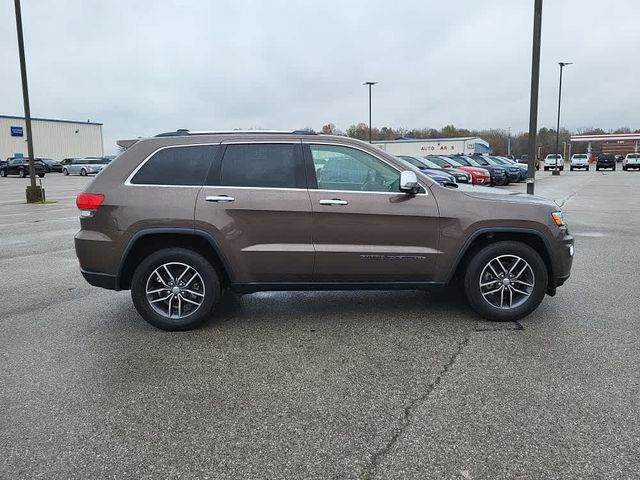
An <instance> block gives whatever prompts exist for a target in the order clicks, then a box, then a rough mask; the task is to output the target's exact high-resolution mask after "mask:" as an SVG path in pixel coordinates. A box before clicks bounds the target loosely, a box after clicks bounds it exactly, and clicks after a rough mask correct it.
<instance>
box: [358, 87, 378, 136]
mask: <svg viewBox="0 0 640 480" xmlns="http://www.w3.org/2000/svg"><path fill="white" fill-rule="evenodd" d="M376 83H378V82H364V83H363V84H362V85H368V86H369V143H371V87H373V86H374V85H375V84H376Z"/></svg>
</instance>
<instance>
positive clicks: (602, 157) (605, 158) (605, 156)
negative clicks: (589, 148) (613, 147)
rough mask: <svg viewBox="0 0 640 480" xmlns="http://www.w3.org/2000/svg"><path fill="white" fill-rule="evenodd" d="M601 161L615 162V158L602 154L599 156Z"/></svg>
mask: <svg viewBox="0 0 640 480" xmlns="http://www.w3.org/2000/svg"><path fill="white" fill-rule="evenodd" d="M598 159H599V160H615V157H614V156H613V155H611V154H609V153H601V154H600V155H598Z"/></svg>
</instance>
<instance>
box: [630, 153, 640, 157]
mask: <svg viewBox="0 0 640 480" xmlns="http://www.w3.org/2000/svg"><path fill="white" fill-rule="evenodd" d="M627 158H640V155H637V154H635V153H633V154H632V153H630V154H629V155H627Z"/></svg>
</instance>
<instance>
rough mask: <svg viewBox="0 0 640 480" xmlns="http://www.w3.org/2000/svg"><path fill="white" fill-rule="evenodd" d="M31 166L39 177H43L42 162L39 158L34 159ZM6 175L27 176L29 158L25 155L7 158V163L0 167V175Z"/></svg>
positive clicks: (43, 168)
mask: <svg viewBox="0 0 640 480" xmlns="http://www.w3.org/2000/svg"><path fill="white" fill-rule="evenodd" d="M33 167H34V170H35V174H36V175H38V176H39V177H41V178H42V177H44V175H45V173H46V171H45V167H44V163H42V162H41V161H39V160H34V161H33ZM7 175H18V176H20V177H22V178H26V177H28V176H29V159H28V158H26V157H9V158H7V164H6V165H3V166H2V167H0V176H2V177H6V176H7Z"/></svg>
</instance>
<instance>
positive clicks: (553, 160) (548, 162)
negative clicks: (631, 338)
mask: <svg viewBox="0 0 640 480" xmlns="http://www.w3.org/2000/svg"><path fill="white" fill-rule="evenodd" d="M555 167H558V170H560V171H562V170H564V158H562V155H560V154H559V153H550V154H549V155H547V156H546V157H544V169H545V171H546V170H554V169H555Z"/></svg>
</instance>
